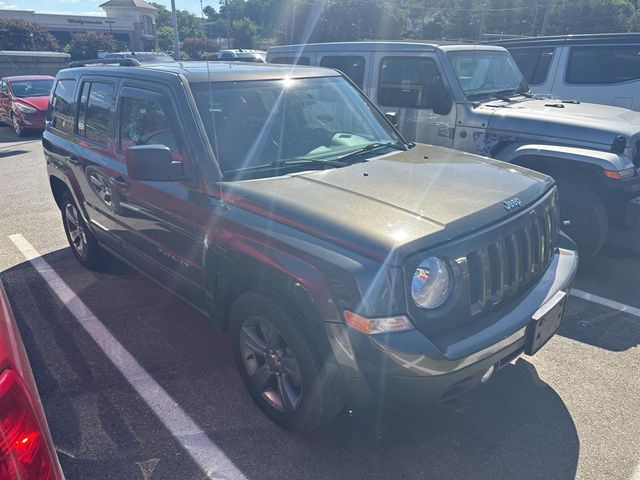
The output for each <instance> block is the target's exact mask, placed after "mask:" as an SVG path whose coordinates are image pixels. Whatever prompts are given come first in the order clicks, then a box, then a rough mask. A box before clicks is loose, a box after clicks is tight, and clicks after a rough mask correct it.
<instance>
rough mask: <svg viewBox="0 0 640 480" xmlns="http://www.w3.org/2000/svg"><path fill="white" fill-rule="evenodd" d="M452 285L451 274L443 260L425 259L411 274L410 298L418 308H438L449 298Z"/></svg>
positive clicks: (435, 258)
mask: <svg viewBox="0 0 640 480" xmlns="http://www.w3.org/2000/svg"><path fill="white" fill-rule="evenodd" d="M452 283H453V282H452V281H451V273H450V272H449V268H448V267H447V264H446V263H445V262H444V261H443V260H441V259H439V258H438V257H429V258H425V259H424V260H423V261H422V262H420V265H418V268H416V271H415V272H414V273H413V279H412V280H411V296H412V297H413V301H414V302H416V305H417V306H419V307H420V308H428V309H434V308H438V307H439V306H441V305H442V304H443V303H444V302H445V301H446V300H447V298H449V293H450V291H451V287H452Z"/></svg>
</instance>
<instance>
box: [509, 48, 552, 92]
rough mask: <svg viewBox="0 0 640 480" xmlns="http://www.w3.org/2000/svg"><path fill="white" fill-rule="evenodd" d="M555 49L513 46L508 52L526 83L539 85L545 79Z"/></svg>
mask: <svg viewBox="0 0 640 480" xmlns="http://www.w3.org/2000/svg"><path fill="white" fill-rule="evenodd" d="M555 51H556V49H555V48H552V47H542V48H514V49H512V50H510V53H511V56H512V57H513V59H514V60H515V62H516V63H517V64H518V67H519V68H520V71H521V72H522V75H524V78H526V79H527V83H529V85H541V84H543V83H544V82H545V80H546V79H547V75H548V74H549V67H550V66H551V60H553V55H554V54H555Z"/></svg>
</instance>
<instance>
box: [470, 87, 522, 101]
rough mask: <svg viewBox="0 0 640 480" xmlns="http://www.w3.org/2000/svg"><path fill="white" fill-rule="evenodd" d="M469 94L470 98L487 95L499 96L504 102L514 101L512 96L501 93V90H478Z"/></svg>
mask: <svg viewBox="0 0 640 480" xmlns="http://www.w3.org/2000/svg"><path fill="white" fill-rule="evenodd" d="M511 91H513V90H511ZM467 96H468V98H469V99H470V100H471V99H473V98H478V97H483V96H487V97H493V98H497V99H498V100H502V101H503V102H507V103H513V102H514V101H513V100H512V99H511V98H509V97H505V96H504V95H501V92H478V93H472V94H470V95H467Z"/></svg>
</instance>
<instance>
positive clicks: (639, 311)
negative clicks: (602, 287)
mask: <svg viewBox="0 0 640 480" xmlns="http://www.w3.org/2000/svg"><path fill="white" fill-rule="evenodd" d="M571 295H573V296H574V297H577V298H581V299H582V300H586V301H588V302H592V303H597V304H599V305H603V306H605V307H609V308H611V309H613V310H618V311H620V312H624V313H628V314H629V315H633V316H634V317H638V318H640V308H636V307H632V306H631V305H626V304H624V303H620V302H616V301H615V300H609V299H608V298H604V297H600V296H598V295H594V294H593V293H588V292H583V291H582V290H578V289H576V288H572V289H571Z"/></svg>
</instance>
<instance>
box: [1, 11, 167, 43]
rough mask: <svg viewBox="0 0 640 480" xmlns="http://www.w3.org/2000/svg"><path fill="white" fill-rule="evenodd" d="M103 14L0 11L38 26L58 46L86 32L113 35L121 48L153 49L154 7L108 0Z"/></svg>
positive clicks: (154, 40)
mask: <svg viewBox="0 0 640 480" xmlns="http://www.w3.org/2000/svg"><path fill="white" fill-rule="evenodd" d="M100 8H102V9H103V10H104V11H105V16H88V15H63V14H50V13H37V12H34V11H29V10H0V18H15V19H20V20H25V21H27V22H33V23H37V24H38V25H42V26H43V27H45V28H46V29H47V30H49V32H50V33H51V34H52V35H53V36H54V37H56V38H57V39H58V42H59V43H60V45H66V44H67V43H69V42H71V38H72V37H73V34H75V33H83V32H89V31H95V32H104V33H109V34H111V35H113V38H114V39H115V40H116V42H118V47H119V49H121V50H135V51H142V50H155V49H156V48H157V46H158V38H157V35H156V14H157V9H156V8H155V7H154V6H153V5H150V4H149V3H147V2H145V1H144V0H109V1H108V2H106V3H103V4H102V5H100Z"/></svg>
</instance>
